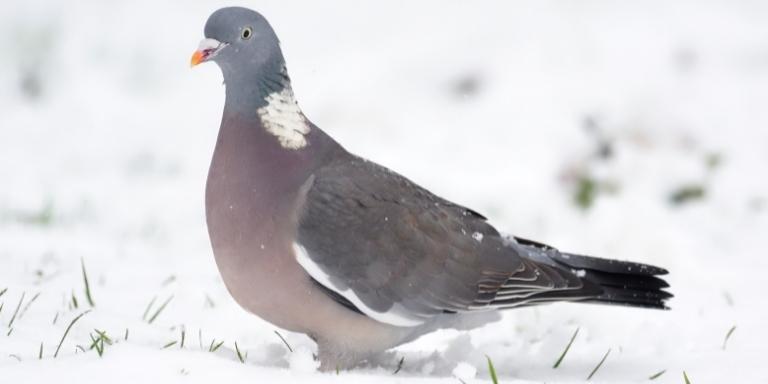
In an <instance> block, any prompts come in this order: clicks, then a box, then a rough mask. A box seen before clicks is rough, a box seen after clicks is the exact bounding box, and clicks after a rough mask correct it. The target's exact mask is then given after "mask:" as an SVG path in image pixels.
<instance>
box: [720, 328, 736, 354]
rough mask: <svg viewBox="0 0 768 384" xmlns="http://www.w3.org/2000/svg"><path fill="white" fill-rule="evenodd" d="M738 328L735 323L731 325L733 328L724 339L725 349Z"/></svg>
mask: <svg viewBox="0 0 768 384" xmlns="http://www.w3.org/2000/svg"><path fill="white" fill-rule="evenodd" d="M735 330H736V326H735V325H734V326H733V327H731V329H729V330H728V333H726V334H725V338H724V339H723V351H725V347H726V346H727V345H728V339H730V338H731V335H733V332H734V331H735Z"/></svg>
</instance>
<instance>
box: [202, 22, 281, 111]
mask: <svg viewBox="0 0 768 384" xmlns="http://www.w3.org/2000/svg"><path fill="white" fill-rule="evenodd" d="M207 61H213V62H215V63H216V64H218V66H219V67H220V68H221V71H222V73H223V75H224V82H225V84H226V87H227V104H229V105H228V107H238V105H236V104H240V103H244V104H247V106H246V105H242V106H240V107H247V108H249V109H251V110H254V109H253V108H254V107H256V108H258V107H261V106H263V105H264V104H265V103H266V102H265V101H264V98H266V97H267V96H268V95H270V94H272V93H276V92H280V91H282V90H283V89H284V88H289V87H290V82H289V80H288V75H287V72H286V69H285V60H284V58H283V53H282V51H281V50H280V42H279V40H278V38H277V35H276V34H275V31H274V30H273V29H272V27H271V26H270V25H269V23H268V22H267V19H265V18H264V16H262V15H261V14H259V13H258V12H256V11H253V10H250V9H247V8H242V7H228V8H222V9H219V10H217V11H215V12H214V13H213V14H211V16H210V17H209V18H208V21H207V22H206V24H205V39H204V40H203V41H202V42H200V46H199V47H198V50H197V51H196V52H195V54H194V55H193V56H192V65H193V66H194V65H197V64H200V63H203V62H207ZM232 104H235V105H232Z"/></svg>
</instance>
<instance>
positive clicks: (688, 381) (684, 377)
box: [683, 371, 691, 384]
mask: <svg viewBox="0 0 768 384" xmlns="http://www.w3.org/2000/svg"><path fill="white" fill-rule="evenodd" d="M683 379H684V380H685V384H691V380H690V379H688V373H686V372H685V371H683Z"/></svg>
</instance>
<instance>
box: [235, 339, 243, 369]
mask: <svg viewBox="0 0 768 384" xmlns="http://www.w3.org/2000/svg"><path fill="white" fill-rule="evenodd" d="M235 352H237V359H238V360H240V362H241V363H243V364H245V358H243V354H242V353H240V347H238V346H237V341H235Z"/></svg>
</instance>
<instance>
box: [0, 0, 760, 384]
mask: <svg viewBox="0 0 768 384" xmlns="http://www.w3.org/2000/svg"><path fill="white" fill-rule="evenodd" d="M3 4H4V6H3V11H2V12H0V46H2V47H3V48H2V53H0V84H2V86H1V87H0V292H3V293H0V308H2V309H0V381H2V382H4V383H38V382H39V383H42V382H46V383H47V382H56V383H74V382H78V383H82V382H88V383H90V382H105V381H106V382H114V383H136V382H168V383H170V382H184V383H210V382H226V383H235V382H249V383H268V382H274V383H279V382H318V383H324V382H343V383H391V382H399V383H411V382H413V383H422V382H423V383H427V382H435V383H459V382H460V381H459V379H458V378H461V379H462V380H464V381H465V382H467V383H475V382H488V380H489V375H488V370H487V366H486V355H487V356H489V357H491V358H492V359H493V362H494V364H495V367H496V370H497V371H498V373H499V376H500V381H501V382H504V383H526V382H535V383H541V382H546V383H570V382H581V381H584V380H585V379H586V377H587V375H588V374H589V373H590V371H592V369H593V368H594V367H595V366H596V365H597V363H598V362H599V360H600V359H601V358H602V356H603V355H604V354H605V353H606V351H608V350H609V349H610V351H611V353H610V355H609V356H608V357H607V359H606V360H605V362H604V364H603V365H602V367H601V368H600V370H599V371H598V372H597V373H596V374H595V376H594V377H593V381H595V382H606V383H637V382H645V381H647V380H648V378H649V376H651V375H653V374H655V373H657V372H661V371H664V370H666V372H665V373H664V374H663V375H661V376H660V377H659V378H658V379H656V380H655V382H662V383H665V382H669V383H681V382H683V371H685V372H687V374H688V376H689V378H690V380H691V382H692V383H696V384H698V383H726V382H741V383H758V382H766V381H768V368H766V365H765V356H766V344H767V343H768V330H767V329H766V328H767V327H766V321H765V319H766V314H767V313H768V310H766V305H767V304H768V302H767V301H766V299H765V295H764V292H763V291H764V289H761V288H760V287H761V285H760V284H761V283H762V282H763V280H764V277H763V276H764V274H765V273H766V272H768V257H767V255H768V245H766V244H767V243H766V236H767V235H768V212H766V209H768V206H767V204H768V200H767V199H768V181H767V180H766V176H765V175H766V170H765V168H766V165H768V22H767V21H768V2H765V1H759V0H753V1H752V0H740V1H733V0H729V1H698V0H696V1H694V0H685V1H683V0H681V1H674V2H673V1H661V0H658V1H656V0H655V1H643V2H632V1H607V0H606V1H594V0H585V1H578V2H574V1H565V0H562V1H539V0H527V1H517V2H502V1H498V2H491V1H481V2H472V3H469V2H457V1H452V2H447V1H437V0H434V1H421V2H408V1H388V2H378V3H375V4H374V3H373V2H357V1H351V0H348V1H333V2H328V1H324V2H306V3H302V4H295V3H287V2H280V1H259V2H256V1H250V2H246V5H249V6H251V7H253V8H256V9H258V10H260V11H261V12H262V13H264V14H265V15H266V16H267V17H268V19H269V20H270V21H271V22H272V24H273V26H274V27H275V29H276V30H277V32H278V34H279V36H280V37H281V41H282V43H283V48H284V51H285V54H286V57H287V60H288V65H289V70H290V73H291V75H292V78H293V80H294V90H295V91H296V94H297V96H298V98H299V100H300V102H301V105H302V107H303V108H304V111H305V113H306V114H307V115H308V116H309V117H310V118H311V119H312V120H313V121H314V122H315V123H317V124H318V125H319V126H321V127H323V128H324V129H325V130H326V131H327V132H329V133H330V134H331V135H333V136H334V137H336V138H337V139H338V140H340V141H341V142H342V143H343V144H344V145H345V146H346V147H347V148H349V149H350V150H352V151H353V152H356V153H359V154H361V155H364V156H365V157H368V158H370V159H373V160H375V161H378V162H380V163H383V164H385V165H387V166H389V167H391V168H393V169H395V170H398V171H399V172H401V173H403V174H405V175H407V176H408V177H410V178H412V179H413V180H415V181H417V182H419V183H421V184H422V185H424V186H426V187H428V188H430V189H431V190H433V191H434V192H436V193H438V194H440V195H443V196H445V197H447V198H449V199H452V200H455V201H457V202H460V203H462V204H465V205H467V206H470V207H473V208H475V209H477V210H478V211H480V212H483V213H485V214H486V215H487V216H488V217H490V219H491V221H492V222H493V223H494V224H495V225H496V226H497V227H498V228H500V229H501V230H503V231H506V232H510V233H514V234H516V235H519V236H524V237H529V238H533V239H538V240H541V241H544V242H548V243H551V244H554V245H557V246H558V247H560V248H561V249H564V250H569V251H574V252H580V253H586V254H593V255H600V256H605V257H613V258H619V259H631V260H636V261H643V262H648V263H654V264H658V265H661V266H664V267H666V268H668V269H669V270H670V271H671V274H670V275H669V278H668V280H669V282H670V283H671V284H672V291H673V293H674V294H675V295H676V298H675V299H673V301H672V302H671V306H672V308H673V309H672V310H671V311H667V312H662V311H644V310H635V309H626V308H610V307H601V306H587V305H577V304H558V305H551V306H546V307H539V308H530V309H521V310H517V311H512V312H508V313H506V314H505V315H504V318H503V320H502V321H500V322H497V323H493V324H490V325H487V326H485V327H483V328H481V329H477V330H474V331H471V332H458V331H445V332H439V333H436V334H432V335H429V336H427V337H424V338H422V339H420V340H417V341H415V342H413V343H411V344H409V345H405V346H403V347H401V348H398V349H397V350H394V351H391V352H390V353H388V354H387V355H385V356H382V357H381V358H380V359H378V360H377V361H374V362H373V363H372V365H371V366H370V367H368V368H363V369H358V370H355V371H352V372H341V373H340V374H339V375H336V374H321V373H317V372H314V364H313V362H312V359H311V352H312V351H313V350H314V348H315V347H314V345H313V343H312V342H311V341H310V340H309V339H308V338H306V337H305V336H303V335H298V334H292V333H289V332H284V331H281V334H282V335H283V336H284V337H285V338H286V340H287V342H288V343H289V344H290V345H291V347H292V348H293V349H294V352H289V351H288V349H287V348H286V346H285V345H284V344H283V342H282V341H281V340H280V338H279V337H278V336H277V335H276V334H275V332H274V331H275V330H276V328H275V327H274V326H272V325H270V324H268V323H265V322H263V321H261V320H259V319H258V318H256V317H254V316H252V315H249V314H247V313H245V312H244V311H243V310H241V309H240V308H239V307H237V305H236V304H235V303H234V302H233V300H232V299H231V298H230V297H229V296H228V294H227V292H226V289H225V288H224V286H223V284H222V282H221V279H220V278H219V276H218V273H217V271H216V268H215V265H214V263H213V257H212V255H211V250H210V247H209V243H208V239H207V233H206V230H205V226H204V217H203V185H204V181H205V174H206V172H207V166H208V161H209V158H210V155H211V151H212V148H213V144H214V139H215V135H216V132H217V129H218V123H219V118H220V112H221V107H222V103H223V87H222V86H221V75H220V73H219V71H218V69H217V68H216V67H215V66H214V65H204V66H200V67H198V68H195V69H194V70H190V69H189V67H188V59H189V55H190V54H191V52H192V50H193V49H194V48H195V47H196V46H197V42H198V41H199V39H201V38H202V27H203V24H204V22H205V20H206V18H207V16H208V14H209V13H210V12H212V11H213V10H214V9H216V8H217V7H219V6H221V5H222V4H221V2H218V1H194V2H189V1H187V2H174V3H171V2H153V1H148V0H138V1H96V0H88V1H79V2H65V1H42V0H24V1H17V0H6V1H4V3H3ZM675 194H677V200H676V201H677V203H675V202H673V201H672V200H674V199H673V198H672V197H673V195H675ZM577 197H578V198H577ZM575 201H580V203H579V204H577V203H575ZM590 203H591V205H590ZM580 204H581V206H580ZM582 206H588V207H586V208H584V207H582ZM81 260H82V261H83V262H84V265H85V268H86V270H87V274H88V278H89V283H90V291H91V293H92V299H93V302H94V304H95V306H94V307H93V308H91V309H90V312H89V313H87V314H86V315H84V316H83V317H82V318H80V320H78V321H77V322H76V323H75V324H74V326H72V328H71V330H70V332H69V334H68V335H67V337H66V339H65V340H64V342H63V344H62V345H61V349H60V350H59V352H58V356H57V357H56V358H54V354H55V352H56V349H57V346H58V344H59V342H60V340H61V338H62V335H63V334H64V333H65V330H66V328H67V326H68V325H69V324H70V322H71V321H72V320H73V319H74V318H75V317H76V316H77V315H79V314H81V313H83V312H84V311H86V310H88V309H89V308H90V305H89V304H88V300H87V297H86V294H85V288H84V281H83V276H82V270H81ZM5 288H7V290H4V289H5ZM264 294H269V293H268V292H264ZM169 298H170V301H168V303H167V305H166V306H165V307H164V309H163V310H159V309H160V307H161V305H162V304H163V303H164V302H165V301H167V300H169ZM73 300H76V301H77V305H76V306H75V304H74V303H73ZM150 302H151V303H152V305H151V308H148V306H149V304H150ZM17 307H18V310H17ZM145 313H146V314H145ZM14 315H15V316H14ZM155 315H156V316H155ZM152 318H154V319H153V320H152V321H151V322H150V321H149V319H152ZM10 323H12V324H11V325H9V324H10ZM733 326H736V329H735V331H733V332H732V334H731V337H730V339H729V340H728V342H727V347H725V348H724V347H723V344H724V339H725V337H726V333H728V331H729V330H730V329H732V327H733ZM577 328H580V331H579V334H578V336H577V338H576V340H575V341H574V343H573V345H572V347H571V349H570V352H569V353H568V355H567V356H566V357H565V359H564V360H563V362H562V364H561V366H560V367H559V368H558V369H552V365H553V363H554V362H555V360H556V359H557V357H558V356H559V355H560V353H561V351H562V350H563V348H564V347H565V345H566V344H567V342H568V340H569V339H570V337H571V335H572V334H573V332H574V331H575V330H576V329H577ZM95 330H99V331H103V332H105V334H106V335H108V336H109V337H110V338H111V340H112V344H111V345H109V343H105V345H104V350H103V354H102V356H99V354H98V353H97V351H96V349H92V350H88V347H89V346H90V345H91V344H92V342H91V339H90V336H89V335H92V336H95V337H98V334H97V332H96V331H95ZM182 334H183V335H184V342H183V344H184V345H183V347H182V345H181V344H182V342H181V338H182ZM126 335H127V338H126ZM174 341H175V342H176V343H175V344H172V343H173V342H174ZM222 341H223V344H221V346H220V347H219V348H218V349H216V348H215V346H216V345H217V344H219V343H220V342H222ZM235 342H237V346H238V348H237V349H238V350H239V351H240V352H241V355H242V357H243V361H244V363H241V361H240V359H239V358H238V354H237V351H236V350H235ZM41 345H42V347H41ZM78 345H79V346H82V348H83V349H84V350H86V351H85V352H83V351H82V350H80V349H78ZM165 346H167V347H166V348H164V347H165ZM41 348H42V355H41V356H42V358H39V356H40V353H41ZM212 349H216V350H215V351H213V352H209V350H212ZM246 354H247V355H246ZM401 358H404V359H403V364H402V369H401V371H400V372H399V373H397V374H396V375H394V374H393V372H394V371H395V370H396V367H397V365H398V361H400V359H401ZM457 367H458V368H457ZM457 377H458V378H457Z"/></svg>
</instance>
